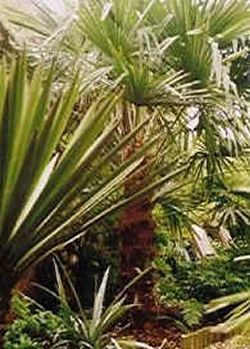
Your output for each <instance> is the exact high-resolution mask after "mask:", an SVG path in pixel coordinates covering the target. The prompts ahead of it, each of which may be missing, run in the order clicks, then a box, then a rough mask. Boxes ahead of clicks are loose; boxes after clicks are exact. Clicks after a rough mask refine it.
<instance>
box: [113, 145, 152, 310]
mask: <svg viewBox="0 0 250 349" xmlns="http://www.w3.org/2000/svg"><path fill="white" fill-rule="evenodd" d="M141 146H142V141H138V140H137V141H136V142H135V144H134V145H133V146H131V147H130V149H127V152H126V156H127V157H129V156H130V155H131V154H132V153H134V152H135V151H136V150H137V148H140V147H141ZM149 159H150V156H149V155H147V154H146V155H145V159H144V162H143V164H142V169H141V170H140V171H139V172H138V173H136V174H135V175H134V176H132V177H131V178H129V179H128V180H127V181H126V183H125V195H126V196H130V195H131V194H133V193H135V192H137V191H138V190H140V189H142V188H143V187H144V186H145V185H147V184H148V183H147V182H148V181H147V177H148V174H147V169H146V166H145V165H146V164H147V162H148V161H149ZM151 211H152V206H151V195H146V196H144V197H142V198H140V199H139V200H137V201H136V202H133V203H132V204H130V205H128V206H127V207H125V208H124V210H123V213H122V217H121V220H120V222H119V225H118V227H117V231H118V234H119V245H120V258H121V266H120V268H121V269H120V276H121V284H122V285H123V286H125V285H126V284H127V283H128V282H130V281H131V280H132V279H133V278H134V277H135V276H136V275H138V272H137V269H140V270H143V269H145V268H147V267H148V266H149V264H150V262H151V261H152V259H153V256H154V248H153V239H154V226H155V224H154V220H153V218H152V214H151ZM151 284H152V283H151V282H150V280H149V278H148V277H144V278H142V279H141V280H140V281H139V282H137V283H136V284H135V285H134V286H133V287H132V288H131V289H130V292H129V298H130V300H135V299H136V301H137V302H140V303H143V304H144V305H145V295H146V294H148V293H149V292H150V290H149V288H151V286H152V285H151ZM150 293H151V292H150ZM142 298H143V299H142Z"/></svg>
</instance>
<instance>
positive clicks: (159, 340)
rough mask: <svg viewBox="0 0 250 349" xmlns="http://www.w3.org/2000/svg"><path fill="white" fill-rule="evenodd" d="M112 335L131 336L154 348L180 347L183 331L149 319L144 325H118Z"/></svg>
mask: <svg viewBox="0 0 250 349" xmlns="http://www.w3.org/2000/svg"><path fill="white" fill-rule="evenodd" d="M111 335H112V336H114V337H119V338H131V339H133V340H136V341H138V342H143V343H146V344H148V345H150V346H152V347H154V348H162V349H180V348H181V341H182V339H181V332H180V330H179V329H177V328H175V327H173V326H172V325H170V324H167V323H163V322H158V321H150V320H147V321H145V322H144V323H143V325H139V326H138V324H133V325H131V324H130V326H129V327H125V328H122V327H119V326H117V327H116V328H115V329H114V331H112V334H111Z"/></svg>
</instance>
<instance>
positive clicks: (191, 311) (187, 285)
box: [155, 250, 250, 327]
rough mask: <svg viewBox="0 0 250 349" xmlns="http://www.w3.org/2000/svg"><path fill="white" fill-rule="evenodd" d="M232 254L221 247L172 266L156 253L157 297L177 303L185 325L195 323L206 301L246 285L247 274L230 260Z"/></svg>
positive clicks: (238, 290) (168, 303)
mask: <svg viewBox="0 0 250 349" xmlns="http://www.w3.org/2000/svg"><path fill="white" fill-rule="evenodd" d="M239 252H240V250H238V253H239ZM235 255H237V253H236V252H235V251H234V252H226V251H223V252H222V253H221V255H218V256H217V257H215V258H211V259H208V260H204V261H190V262H185V261H182V262H180V261H179V262H178V263H175V265H174V266H173V265H172V266H171V265H170V263H169V258H167V257H165V258H164V257H158V258H157V259H156V261H155V265H156V267H157V269H158V271H159V273H160V275H161V276H160V278H159V281H158V283H157V285H156V293H157V296H158V299H159V301H160V302H161V303H164V304H167V305H180V306H181V308H183V311H182V316H183V319H184V320H185V322H186V323H187V325H188V326H190V327H192V326H193V325H197V324H198V323H199V322H200V320H201V318H202V315H203V311H204V306H205V304H207V303H208V302H209V301H211V300H212V299H214V298H217V297H222V296H226V295H229V294H231V293H235V292H240V291H243V290H246V289H247V288H249V287H250V275H248V274H247V273H246V269H243V268H238V265H237V264H236V263H235V262H234V261H233V257H234V256H235Z"/></svg>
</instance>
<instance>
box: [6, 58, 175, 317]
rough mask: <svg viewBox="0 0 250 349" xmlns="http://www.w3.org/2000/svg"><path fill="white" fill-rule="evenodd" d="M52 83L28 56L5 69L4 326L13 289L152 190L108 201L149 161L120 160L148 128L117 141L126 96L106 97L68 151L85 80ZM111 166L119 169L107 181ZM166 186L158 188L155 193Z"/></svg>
mask: <svg viewBox="0 0 250 349" xmlns="http://www.w3.org/2000/svg"><path fill="white" fill-rule="evenodd" d="M52 81H53V70H51V72H50V73H49V75H48V74H47V73H44V72H43V69H42V68H38V69H37V70H36V71H35V72H34V74H32V76H29V74H28V71H27V65H26V61H25V58H19V59H18V60H17V61H13V63H12V65H11V67H8V66H7V65H6V64H5V62H2V63H1V64H0V162H1V166H0V197H1V201H0V284H1V288H0V299H1V319H0V322H1V321H3V317H4V314H5V313H6V311H7V310H8V307H9V299H10V296H11V290H12V288H13V286H14V285H15V284H16V282H17V281H18V280H20V278H21V277H22V275H23V274H24V273H25V271H27V269H28V268H29V267H30V266H32V265H33V264H34V263H37V262H38V261H40V260H41V259H42V258H44V257H45V256H47V255H48V254H50V253H51V252H53V251H54V250H55V249H56V248H58V247H59V246H60V247H62V246H64V245H65V244H67V243H69V242H71V241H73V240H74V239H76V238H78V237H80V236H81V235H83V234H84V233H85V231H86V230H87V229H88V228H89V227H90V226H92V225H93V224H95V223H96V222H98V221H99V220H100V219H101V218H103V217H105V215H107V214H111V213H112V212H113V211H115V210H117V209H118V208H119V207H121V206H123V205H125V204H127V203H129V202H130V201H131V200H135V199H136V198H137V197H140V196H143V195H145V193H146V192H147V189H146V188H143V190H141V191H140V192H137V193H133V195H131V196H130V197H128V196H126V197H125V198H124V197H122V196H121V195H116V199H115V200H113V201H112V203H110V201H105V200H106V199H107V197H109V196H110V195H111V194H112V193H114V191H115V190H117V189H118V188H119V187H120V186H122V185H123V184H124V181H125V179H126V178H127V177H128V176H130V175H132V173H134V172H135V173H136V171H137V170H138V168H139V166H140V165H141V164H142V163H143V158H144V155H143V151H144V150H143V149H140V152H138V153H136V154H134V156H133V157H131V158H130V159H128V160H127V161H126V162H125V163H123V164H122V165H118V164H117V161H116V160H115V161H114V158H116V155H117V153H119V152H120V151H121V149H123V147H124V146H126V144H129V142H131V141H132V140H133V138H134V137H135V135H136V133H137V132H139V131H140V130H142V129H143V127H144V126H145V122H143V123H141V124H139V125H138V126H137V127H136V128H135V129H134V130H133V132H131V133H129V134H127V135H126V137H118V136H117V133H116V131H117V125H118V123H119V114H118V113H114V109H115V107H116V104H117V103H118V101H119V100H120V98H121V95H122V93H123V91H120V92H119V93H116V94H113V93H110V92H109V93H104V94H102V95H100V96H99V97H98V98H97V100H96V101H95V102H93V103H92V105H91V107H90V108H89V110H88V111H87V112H86V114H85V115H83V116H82V121H81V122H80V124H79V126H78V127H77V128H76V130H75V132H74V134H73V135H72V136H71V137H70V139H69V140H68V141H67V142H66V143H67V144H66V145H64V146H63V147H61V146H60V144H61V140H62V138H63V137H64V133H65V129H66V127H67V124H68V122H69V119H70V116H71V114H72V111H73V108H74V105H75V103H76V101H77V100H78V97H79V94H78V81H77V78H76V79H74V82H73V83H72V84H70V85H69V86H66V88H65V89H63V90H62V91H58V86H56V88H53V89H52ZM111 115H113V117H112V118H111V119H110V117H111ZM110 120H111V121H110ZM108 121H109V122H108ZM157 137H158V136H157V135H156V134H155V136H154V137H153V139H151V140H150V142H149V143H148V144H147V145H146V148H147V147H149V146H152V145H153V144H155V142H156V141H157ZM107 164H110V166H111V168H113V170H112V171H109V172H108V175H106V176H103V175H102V172H103V171H104V170H105V168H106V166H107ZM173 175H174V174H173ZM169 177H170V178H171V175H170V176H169V174H168V175H167V176H166V180H167V179H168V178H169ZM164 181H165V179H164V178H161V179H160V180H159V181H157V183H152V184H151V185H150V187H149V188H148V189H149V191H152V190H154V188H156V187H157V186H159V185H161V184H162V183H164ZM118 194H119V192H118ZM121 194H122V192H121Z"/></svg>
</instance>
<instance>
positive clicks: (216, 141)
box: [12, 0, 250, 280]
mask: <svg viewBox="0 0 250 349" xmlns="http://www.w3.org/2000/svg"><path fill="white" fill-rule="evenodd" d="M12 15H13V13H12ZM249 17H250V9H249V4H248V3H247V2H245V1H244V0H240V1H237V2H236V1H234V0H212V1H204V2H201V1H198V0H170V1H149V0H145V1H139V0H138V1H133V0H129V1H128V0H127V1H125V0H122V1H121V0H120V1H118V0H112V1H110V2H109V3H106V2H105V1H102V0H99V1H94V0H85V1H84V2H79V8H78V9H76V12H75V15H74V16H73V18H74V21H73V24H72V25H71V26H70V30H68V31H65V32H64V33H65V35H62V31H61V30H60V27H59V28H58V27H57V29H56V30H55V31H54V32H53V34H52V35H51V36H49V37H48V38H47V39H46V41H45V43H46V44H47V43H48V42H49V43H50V44H51V46H50V48H51V47H52V48H53V49H55V50H56V51H57V52H58V47H59V52H60V53H62V52H64V53H65V51H66V52H67V54H70V59H72V57H73V58H75V59H76V60H79V61H80V62H81V65H83V66H84V67H86V65H84V64H82V63H83V62H87V63H88V64H87V66H88V69H90V70H91V71H92V72H93V71H95V70H96V69H98V71H102V75H101V79H100V80H98V81H97V80H96V81H95V85H94V89H95V91H96V90H98V89H99V88H100V87H101V88H102V87H103V85H105V86H107V87H109V88H112V89H115V90H116V91H119V90H120V89H123V90H124V95H123V96H122V99H121V100H120V102H119V103H118V104H117V112H118V113H120V115H121V116H122V117H121V124H120V130H121V131H120V132H121V134H123V135H126V134H128V133H129V132H131V130H132V129H134V128H136V127H137V125H138V124H140V122H141V121H143V120H148V119H149V120H151V122H149V124H148V129H149V128H150V127H152V128H154V127H155V125H158V126H159V125H160V128H161V129H162V131H163V132H162V133H161V134H162V144H161V146H160V147H155V146H154V147H151V149H148V151H147V153H146V155H145V157H144V161H143V164H142V169H141V170H140V171H139V172H137V176H136V177H135V179H130V178H129V177H128V179H127V180H126V181H125V193H126V195H131V194H132V195H133V194H134V193H136V192H137V191H139V192H140V191H141V190H143V189H142V188H143V187H144V186H145V185H147V184H148V183H150V181H151V180H152V178H157V176H158V178H159V177H160V176H162V175H164V174H165V175H166V174H167V175H168V173H172V172H173V171H174V170H176V178H177V179H178V181H181V182H185V181H186V177H183V173H184V172H185V171H186V169H187V168H188V169H189V174H190V175H191V178H192V180H194V179H195V180H197V179H199V178H200V177H206V178H207V179H208V180H207V183H208V184H207V185H208V189H209V186H210V185H211V181H213V179H214V178H216V177H217V176H220V177H221V176H223V173H224V171H225V170H228V169H230V168H231V162H232V161H231V160H232V156H233V157H235V156H237V154H239V153H242V152H243V151H244V149H245V147H246V141H245V139H242V136H240V134H241V133H242V134H244V130H246V128H247V127H249V120H248V117H247V116H246V115H247V113H246V110H247V107H246V102H245V100H242V99H241V98H240V97H239V95H238V94H237V91H236V90H237V89H236V86H235V84H234V83H233V82H232V81H231V78H230V65H231V63H232V62H233V61H234V60H235V59H237V58H238V57H240V56H242V55H244V54H245V51H244V46H243V49H241V48H240V49H239V50H238V51H236V52H234V51H232V47H234V46H233V45H232V41H233V40H234V41H237V40H239V39H241V38H242V37H243V36H244V35H248V34H249V30H250V24H249V23H250V21H249ZM12 18H13V17H12ZM22 19H24V18H23V17H22ZM43 19H44V15H43ZM29 20H31V19H29ZM14 22H15V23H17V22H18V20H16V19H15V20H14ZM19 22H20V21H19ZM47 22H48V21H47V20H46V18H45V22H44V21H43V25H44V24H45V27H46V28H48V26H47ZM40 24H41V21H40ZM59 34H60V35H59ZM46 35H47V34H45V36H46ZM50 38H53V40H50ZM69 38H71V39H70V40H69ZM79 38H81V40H80V39H79ZM57 39H58V40H57ZM64 39H65V40H64ZM79 40H80V41H81V43H82V44H81V45H79V46H78V48H77V45H74V48H72V47H70V45H68V44H67V43H68V42H71V43H76V42H79ZM60 42H61V43H62V45H61V46H60V45H59V46H58V44H59V43H60ZM43 48H44V46H43ZM235 115H237V117H236V116H235ZM192 119H194V121H195V122H196V125H195V127H191V126H190V124H191V122H192V121H193V120H192ZM227 134H230V138H227V137H225V135H227ZM245 134H246V132H245ZM149 135H151V133H149V132H148V131H147V132H145V129H144V132H140V133H138V134H137V137H136V141H135V142H134V143H133V144H130V145H129V146H128V147H127V148H126V150H125V151H124V153H123V156H122V160H123V161H128V160H129V159H130V158H131V157H133V154H134V153H135V152H136V150H140V148H141V147H143V146H144V142H146V141H147V138H148V137H150V136H149ZM247 137H248V135H247V134H246V138H247ZM152 159H156V160H157V161H156V162H155V161H154V162H153V161H152ZM161 162H163V163H164V164H165V166H163V169H162V170H159V169H158V167H157V166H158V165H159V163H161ZM151 163H153V166H151ZM170 177H171V182H169V186H168V189H167V193H169V191H171V192H173V191H174V190H176V188H178V187H179V186H180V184H179V183H178V182H177V184H175V183H176V182H174V181H173V176H170ZM176 178H175V181H176ZM181 185H182V184H181ZM169 188H171V190H170V189H169ZM162 195H165V197H167V195H166V192H165V191H164V190H163V191H162V192H160V194H159V193H156V195H155V196H152V194H149V195H147V196H144V197H143V199H140V200H138V201H137V202H134V203H133V204H131V205H129V206H127V207H125V208H124V211H123V215H122V218H121V222H120V224H119V225H118V227H117V228H116V230H117V231H118V232H119V237H120V241H121V251H122V269H123V270H122V275H123V277H124V280H126V279H128V278H131V277H132V276H134V270H135V268H136V267H138V268H144V267H145V266H146V264H147V263H148V260H150V259H151V257H152V246H153V233H154V224H153V221H152V217H151V206H152V202H153V203H155V202H156V199H157V198H159V197H160V196H162Z"/></svg>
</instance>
